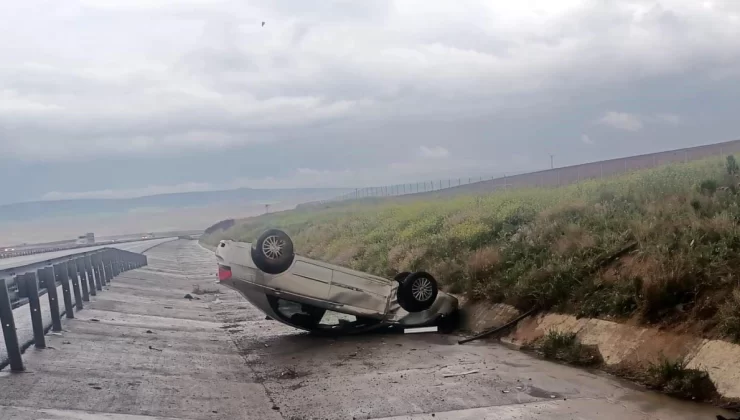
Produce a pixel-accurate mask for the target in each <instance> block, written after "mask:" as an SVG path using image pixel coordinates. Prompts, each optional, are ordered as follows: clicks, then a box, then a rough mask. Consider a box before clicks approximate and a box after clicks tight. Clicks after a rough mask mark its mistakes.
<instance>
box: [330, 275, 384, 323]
mask: <svg viewBox="0 0 740 420" xmlns="http://www.w3.org/2000/svg"><path fill="white" fill-rule="evenodd" d="M391 291H392V287H391V283H390V281H389V280H386V279H384V278H380V277H375V276H371V275H369V274H366V273H362V272H360V271H354V270H345V269H334V270H333V274H332V279H331V286H330V287H329V300H330V301H332V302H336V303H339V304H342V305H347V306H354V307H357V308H362V309H366V310H370V311H374V312H377V313H379V314H384V313H385V311H386V308H387V306H388V297H389V295H390V293H391Z"/></svg>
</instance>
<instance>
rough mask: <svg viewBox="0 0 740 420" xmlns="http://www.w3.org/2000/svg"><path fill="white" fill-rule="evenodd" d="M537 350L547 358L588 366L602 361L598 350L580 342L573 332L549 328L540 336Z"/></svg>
mask: <svg viewBox="0 0 740 420" xmlns="http://www.w3.org/2000/svg"><path fill="white" fill-rule="evenodd" d="M539 350H540V351H541V352H542V355H543V356H545V358H547V359H552V360H562V361H564V362H567V363H571V364H574V365H580V366H589V365H595V364H599V363H601V362H602V359H601V355H600V354H599V352H598V350H597V349H596V348H595V347H588V346H584V345H583V344H581V343H580V342H579V341H578V338H577V336H576V334H575V333H566V332H559V331H555V330H550V331H548V332H547V334H546V335H545V336H544V337H543V338H542V343H541V344H540V346H539Z"/></svg>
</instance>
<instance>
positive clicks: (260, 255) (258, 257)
mask: <svg viewBox="0 0 740 420" xmlns="http://www.w3.org/2000/svg"><path fill="white" fill-rule="evenodd" d="M293 259H295V253H294V252H293V241H292V240H291V239H290V236H288V234H287V233H285V232H283V231H282V230H278V229H270V230H268V231H266V232H265V233H263V234H262V235H260V237H259V238H257V241H255V242H254V243H252V261H254V265H256V266H257V268H259V269H260V270H262V271H264V272H265V273H267V274H280V273H282V272H284V271H285V270H287V269H288V268H290V266H291V265H292V264H293Z"/></svg>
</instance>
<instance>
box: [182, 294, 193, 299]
mask: <svg viewBox="0 0 740 420" xmlns="http://www.w3.org/2000/svg"><path fill="white" fill-rule="evenodd" d="M183 299H190V300H193V295H191V294H190V293H188V294H186V295H185V296H184V297H183Z"/></svg>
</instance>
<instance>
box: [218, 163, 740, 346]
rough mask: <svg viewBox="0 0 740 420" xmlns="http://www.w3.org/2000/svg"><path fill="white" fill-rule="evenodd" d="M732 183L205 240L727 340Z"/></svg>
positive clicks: (517, 195)
mask: <svg viewBox="0 0 740 420" xmlns="http://www.w3.org/2000/svg"><path fill="white" fill-rule="evenodd" d="M736 177H737V163H736V162H735V160H734V158H732V159H730V158H728V159H726V160H725V159H717V158H714V159H708V160H704V161H697V162H690V163H687V164H679V165H671V166H665V167H660V168H656V169H650V170H644V171H640V172H634V173H631V174H629V175H624V176H619V177H614V178H607V179H603V180H590V181H585V182H582V183H579V184H576V185H570V186H566V187H562V188H551V189H543V188H530V189H517V190H509V191H502V192H496V193H492V194H488V195H485V196H479V197H474V196H459V197H453V198H448V197H445V198H443V199H441V198H436V199H435V198H434V197H431V198H430V197H426V198H418V199H416V200H411V199H409V198H401V199H389V200H367V201H355V202H349V203H345V204H338V205H334V206H333V207H331V208H317V209H306V210H300V211H298V210H296V211H288V212H282V213H275V214H271V215H266V216H261V217H257V218H252V219H245V220H241V221H237V222H236V223H235V224H234V226H232V227H230V228H228V229H226V230H216V231H214V232H212V233H211V234H209V235H207V236H206V237H205V238H204V241H206V242H207V243H210V244H212V245H215V244H217V243H218V240H220V239H222V238H230V239H237V240H244V241H251V240H253V239H254V238H256V237H257V236H258V235H259V234H260V233H261V232H262V231H263V230H265V229H266V228H268V227H277V228H281V229H285V230H286V231H287V232H288V233H289V234H291V235H292V237H293V238H294V241H295V244H296V248H297V251H298V252H299V253H301V254H303V255H306V256H308V257H311V258H316V259H321V260H324V261H329V262H333V263H336V264H340V265H345V266H349V267H351V268H354V269H359V270H363V271H368V272H371V273H374V274H377V275H382V276H392V275H394V274H395V273H397V272H400V271H413V270H418V269H422V268H423V269H425V270H427V271H430V272H431V273H433V274H434V275H435V276H436V277H437V278H438V280H439V281H440V283H441V284H442V285H443V286H444V288H445V289H446V290H448V291H451V292H464V293H467V294H469V295H470V296H471V297H472V298H476V299H489V300H492V301H496V302H507V303H510V304H513V305H515V306H517V307H518V308H520V309H529V308H531V307H532V306H533V305H535V304H536V305H539V306H540V307H542V308H545V309H552V310H557V311H563V312H569V313H574V314H577V315H582V316H592V317H608V318H627V317H637V318H639V319H641V320H642V321H644V322H681V321H682V320H685V319H697V320H700V321H701V322H703V323H706V325H709V326H710V327H711V328H709V329H705V331H707V333H711V334H713V333H714V332H715V331H718V332H722V333H724V334H728V335H733V336H734V337H735V339H738V334H737V332H738V329H740V326H738V324H737V322H736V321H735V323H734V324H733V323H732V322H733V321H723V320H722V317H728V316H734V317H735V318H734V319H735V320H737V317H738V308H739V307H740V303H738V302H739V301H737V300H733V299H735V298H731V297H732V296H734V295H733V290H739V289H738V287H739V286H738V284H739V283H738V275H737V273H738V272H740V225H739V224H738V223H739V222H740V195H738V192H737V191H738V190H737V188H736V186H737V184H738V179H737V178H736ZM629 245H635V247H634V249H633V250H631V251H630V252H628V253H627V254H626V255H621V256H620V257H619V258H613V257H614V255H615V253H618V252H619V251H620V250H623V249H625V247H628V246H629ZM736 293H737V292H736ZM699 302H701V304H698V303H699ZM721 314H722V315H721ZM727 314H729V315H727ZM733 314H734V315H733ZM727 319H729V318H727ZM728 323H729V324H728ZM719 326H721V328H719ZM714 327H718V328H714Z"/></svg>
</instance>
